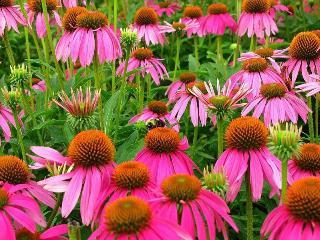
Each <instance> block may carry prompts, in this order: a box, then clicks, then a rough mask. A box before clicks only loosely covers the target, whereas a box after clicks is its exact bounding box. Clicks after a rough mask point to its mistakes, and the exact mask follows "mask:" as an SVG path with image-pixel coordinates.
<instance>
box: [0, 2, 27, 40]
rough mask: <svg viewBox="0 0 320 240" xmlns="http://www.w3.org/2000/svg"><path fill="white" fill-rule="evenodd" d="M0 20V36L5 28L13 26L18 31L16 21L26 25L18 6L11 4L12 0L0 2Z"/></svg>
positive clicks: (8, 28)
mask: <svg viewBox="0 0 320 240" xmlns="http://www.w3.org/2000/svg"><path fill="white" fill-rule="evenodd" d="M0 22H1V24H0V36H3V34H4V30H5V29H7V30H10V29H11V28H13V29H14V30H15V31H16V32H19V29H18V23H20V24H21V25H23V26H26V25H27V21H26V19H25V18H24V16H23V14H22V13H21V11H20V9H19V7H18V6H15V5H13V0H2V1H1V2H0Z"/></svg>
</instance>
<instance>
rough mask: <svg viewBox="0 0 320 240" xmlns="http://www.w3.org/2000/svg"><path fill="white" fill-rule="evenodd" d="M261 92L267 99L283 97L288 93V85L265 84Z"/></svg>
mask: <svg viewBox="0 0 320 240" xmlns="http://www.w3.org/2000/svg"><path fill="white" fill-rule="evenodd" d="M260 93H261V95H262V96H263V97H265V98H267V99H271V98H277V97H278V98H281V97H284V95H285V94H286V87H285V86H284V85H283V84H281V83H268V84H263V85H262V86H261V88H260Z"/></svg>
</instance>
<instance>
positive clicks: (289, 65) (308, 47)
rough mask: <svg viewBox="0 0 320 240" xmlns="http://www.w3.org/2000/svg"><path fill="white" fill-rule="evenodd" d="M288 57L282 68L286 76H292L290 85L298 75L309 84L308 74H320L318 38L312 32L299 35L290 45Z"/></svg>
mask: <svg viewBox="0 0 320 240" xmlns="http://www.w3.org/2000/svg"><path fill="white" fill-rule="evenodd" d="M289 57H290V58H289V60H288V61H286V62H285V63H284V64H283V67H285V71H286V74H287V75H288V76H289V75H291V76H292V77H291V79H292V85H293V86H294V83H295V82H296V80H297V77H298V74H299V73H302V76H303V79H304V80H305V81H306V82H309V81H310V78H309V74H317V73H318V74H320V38H319V37H318V36H317V35H316V34H314V33H312V32H301V33H299V34H298V35H296V36H295V37H294V38H293V39H292V41H291V43H290V46H289Z"/></svg>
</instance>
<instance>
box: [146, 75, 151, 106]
mask: <svg viewBox="0 0 320 240" xmlns="http://www.w3.org/2000/svg"><path fill="white" fill-rule="evenodd" d="M145 80H146V83H147V102H149V101H150V100H151V76H150V75H149V74H148V75H147V76H146V77H145Z"/></svg>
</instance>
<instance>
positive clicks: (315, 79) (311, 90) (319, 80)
mask: <svg viewBox="0 0 320 240" xmlns="http://www.w3.org/2000/svg"><path fill="white" fill-rule="evenodd" d="M309 77H310V82H307V83H304V84H301V85H298V86H297V88H298V89H300V90H301V91H302V92H307V97H310V96H313V95H315V94H317V93H319V92H320V75H310V76H309Z"/></svg>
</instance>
